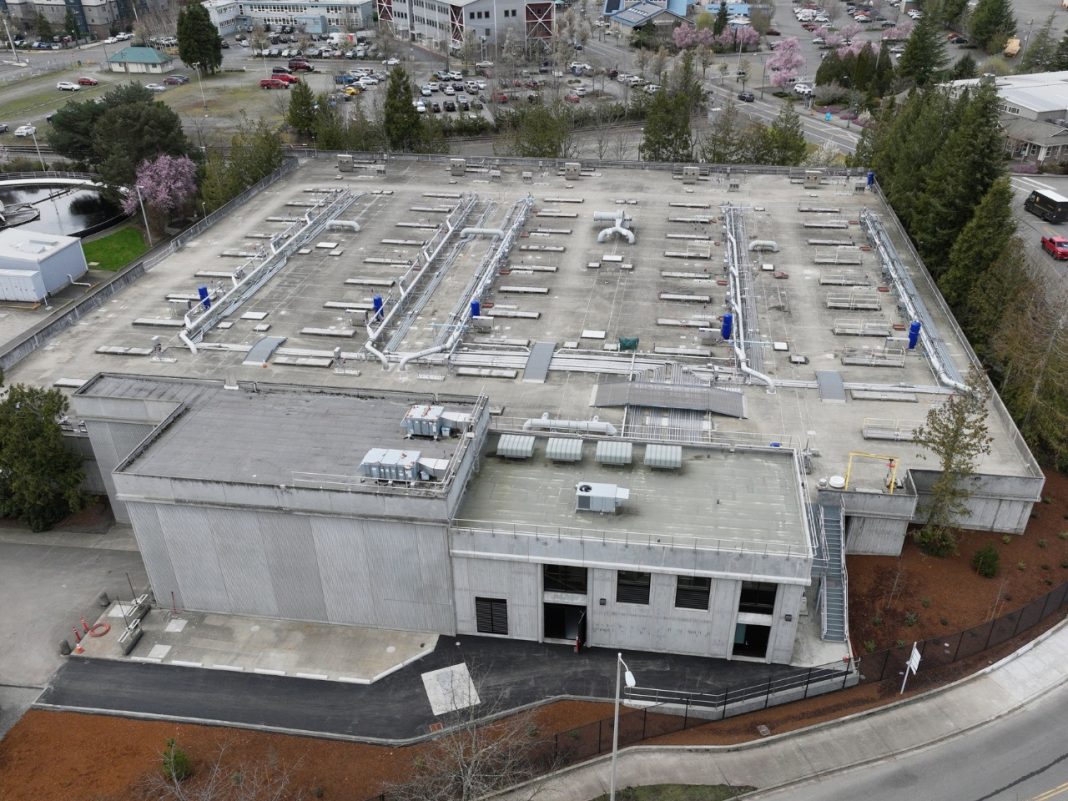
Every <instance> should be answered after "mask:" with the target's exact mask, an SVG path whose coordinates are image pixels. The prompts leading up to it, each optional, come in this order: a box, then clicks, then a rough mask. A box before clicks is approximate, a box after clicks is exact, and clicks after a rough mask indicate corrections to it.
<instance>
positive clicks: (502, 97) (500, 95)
mask: <svg viewBox="0 0 1068 801" xmlns="http://www.w3.org/2000/svg"><path fill="white" fill-rule="evenodd" d="M493 100H494V102H497V103H507V102H508V95H506V94H505V93H504V92H497V94H495V95H494V96H493Z"/></svg>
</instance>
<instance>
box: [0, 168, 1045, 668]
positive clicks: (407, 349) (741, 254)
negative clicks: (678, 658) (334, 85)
mask: <svg viewBox="0 0 1068 801" xmlns="http://www.w3.org/2000/svg"><path fill="white" fill-rule="evenodd" d="M205 297H206V301H205V300H204V298H205ZM92 308H95V305H94V306H92V307H90V310H87V311H85V312H84V316H82V317H81V319H80V323H81V324H79V325H78V326H77V330H76V331H74V330H70V331H65V332H60V333H57V334H56V335H55V336H54V337H53V338H52V339H51V340H50V342H49V344H50V347H49V348H48V349H47V350H40V349H38V350H36V351H34V352H32V353H30V354H29V355H27V356H26V357H25V358H23V359H22V360H21V361H19V362H18V363H17V364H13V365H11V364H10V363H9V364H8V365H5V366H7V367H9V369H8V373H9V375H10V379H11V380H13V381H22V382H27V383H36V384H40V385H44V386H52V385H56V386H61V387H67V388H71V389H72V390H73V394H72V402H73V410H74V413H75V415H76V418H77V421H76V422H77V425H76V426H75V427H74V428H75V431H81V432H83V433H82V437H83V440H82V442H83V444H87V445H88V446H90V447H86V448H85V452H87V453H91V455H92V457H93V462H91V463H90V468H91V469H92V470H94V471H95V472H94V475H96V476H97V477H98V480H99V481H101V482H102V484H103V485H104V486H105V487H106V489H107V492H108V495H109V497H110V499H111V501H112V505H113V508H114V510H115V514H116V516H117V517H118V518H119V519H120V520H126V521H129V522H130V524H131V525H132V526H133V530H134V533H135V535H136V537H137V541H138V543H139V545H140V547H141V550H142V553H143V554H144V557H145V562H146V566H147V568H148V572H149V576H150V578H151V582H152V587H153V591H154V592H155V594H156V597H157V600H158V601H159V602H160V603H161V604H164V605H170V604H174V605H176V606H179V607H184V608H189V609H201V610H210V611H220V612H242V613H250V614H258V615H268V616H279V617H285V618H293V619H299V620H317V621H328V622H336V623H349V624H360V625H367V626H380V627H387V628H405V629H413V630H428V631H436V632H439V633H443V634H454V633H473V634H484V635H488V636H507V637H516V638H522V639H528V640H535V641H544V642H569V643H573V642H575V641H576V640H578V641H580V642H582V643H585V644H587V645H593V646H604V647H615V648H624V647H625V648H634V649H648V650H660V651H665V652H678V653H689V654H699V655H706V656H713V657H722V658H729V659H755V660H761V661H772V662H784V663H787V662H793V663H801V664H810V665H816V664H821V663H828V662H831V661H836V660H840V659H841V658H842V657H843V656H849V645H848V626H847V613H846V600H847V599H846V598H845V589H844V588H845V585H846V580H845V579H846V577H845V565H844V559H843V554H844V553H846V552H849V553H875V554H895V553H897V552H899V551H900V549H901V547H902V542H903V540H904V537H905V534H906V531H907V528H908V526H909V525H910V524H912V523H914V522H917V521H921V520H922V519H923V515H924V511H923V510H924V499H925V498H926V496H927V494H928V493H929V488H930V486H931V483H932V480H933V479H934V478H935V477H936V475H937V472H936V467H937V463H936V462H933V461H932V460H931V458H930V456H931V455H930V454H928V453H925V452H924V451H923V449H922V448H920V447H919V446H918V445H917V444H916V443H915V442H914V441H913V439H914V431H915V429H916V427H917V426H918V425H919V424H920V423H921V422H922V421H923V419H924V417H925V415H926V413H927V412H928V411H929V410H931V409H933V408H936V407H937V406H938V405H939V404H941V403H943V402H944V401H945V400H946V399H947V398H948V397H949V396H950V395H951V394H952V393H954V392H959V391H962V387H963V381H964V379H965V376H966V374H967V372H968V370H969V367H970V366H971V365H972V364H974V363H975V357H974V354H973V353H972V352H971V350H970V349H969V347H968V344H967V342H966V341H964V339H963V338H962V336H961V335H960V332H959V330H958V329H957V327H956V324H955V322H954V321H953V319H952V317H951V316H950V315H949V313H948V311H947V309H946V307H945V305H944V304H943V303H942V301H941V298H940V296H939V295H938V294H937V292H936V291H935V289H934V287H933V284H932V283H931V281H930V279H929V277H928V275H927V273H926V272H925V270H924V268H923V265H922V264H921V263H919V261H918V259H917V257H916V256H915V254H914V253H913V252H912V251H911V250H910V249H909V247H908V244H907V241H906V240H905V239H904V237H903V235H902V233H901V231H900V230H899V228H898V227H897V226H896V224H895V223H894V220H893V218H892V215H890V214H889V213H888V210H887V209H886V208H885V207H884V206H883V205H882V203H881V201H880V200H879V198H878V197H877V196H876V195H874V194H872V193H871V192H869V191H867V190H866V187H865V186H864V182H863V180H862V179H856V178H851V177H848V176H845V175H830V174H827V175H824V174H821V173H811V172H809V173H805V172H798V173H797V174H796V175H793V176H789V175H785V174H769V175H762V174H759V173H739V172H738V171H737V170H735V171H733V172H731V173H729V174H728V173H726V172H724V173H719V172H711V173H709V172H705V173H704V174H701V173H700V172H699V171H698V170H697V168H687V169H686V170H684V171H681V172H677V173H673V172H672V171H671V170H670V169H667V168H665V169H657V168H645V169H630V170H618V169H608V168H603V167H599V166H595V165H589V166H586V167H584V166H581V165H579V164H577V163H576V164H570V163H569V164H566V165H565V164H556V163H552V162H524V161H515V162H510V161H507V160H504V161H498V160H494V161H492V162H488V163H479V164H474V163H465V162H463V160H451V161H450V160H448V159H437V160H433V159H432V160H422V159H414V158H412V159H408V158H404V157H401V158H391V159H390V160H389V161H388V162H379V163H374V164H370V163H361V162H359V160H353V159H352V158H343V159H338V160H336V161H335V160H333V159H331V160H327V159H326V158H320V159H315V160H312V161H310V162H308V163H306V164H304V165H303V166H302V167H300V168H299V169H297V170H296V171H294V172H292V173H290V174H289V175H288V176H287V177H284V178H282V179H280V180H279V181H278V182H277V183H275V184H273V185H272V186H271V187H270V188H269V189H267V190H265V191H264V192H262V193H261V194H260V195H258V196H257V198H256V199H255V200H254V201H253V202H250V203H248V204H246V205H245V206H244V207H242V208H241V209H239V210H238V211H236V212H234V213H233V214H231V215H230V216H228V217H226V218H225V219H223V220H221V221H219V222H217V223H216V224H215V225H213V226H212V227H211V228H209V229H207V230H204V231H201V232H199V233H197V234H196V236H195V237H193V238H191V239H189V240H188V241H185V242H184V243H183V246H182V247H181V248H180V249H178V250H177V252H175V253H174V254H172V255H170V256H169V257H168V258H167V259H166V261H165V262H164V263H163V264H161V265H157V266H156V267H155V268H154V269H152V270H150V271H149V272H148V273H147V274H146V275H145V276H144V277H143V278H140V279H139V280H138V281H136V282H135V283H133V284H132V285H130V286H128V287H127V288H126V289H124V290H123V291H122V292H121V293H120V294H118V295H116V296H114V297H113V298H112V300H111V302H107V303H104V304H102V305H101V306H100V308H98V309H96V310H95V311H94V310H91V309H92ZM916 324H918V325H916ZM0 333H2V332H0ZM9 333H10V332H9ZM27 337H28V338H27V342H26V344H25V345H23V346H22V349H21V350H20V349H15V350H12V349H10V348H9V349H8V350H9V352H12V353H15V352H17V353H19V354H23V353H27V352H28V351H29V350H30V349H31V346H32V345H33V344H34V343H36V342H39V340H40V334H35V335H34V337H30V336H29V335H27ZM31 340H32V341H31ZM988 425H989V427H990V430H991V433H992V435H993V437H994V442H993V447H992V449H991V452H990V453H989V454H988V455H985V456H984V457H983V459H982V462H981V464H980V466H979V470H978V474H977V476H976V477H975V479H974V484H973V490H974V491H973V495H972V499H971V502H970V506H969V512H968V516H967V519H966V520H965V521H963V522H965V523H966V524H967V525H970V526H973V527H976V528H982V529H990V530H996V531H1005V532H1011V533H1020V532H1022V531H1023V529H1024V526H1025V525H1026V522H1027V520H1028V516H1029V514H1030V511H1031V507H1032V505H1033V504H1034V503H1035V502H1036V501H1037V500H1038V499H1039V498H1040V493H1041V489H1042V484H1043V478H1042V474H1041V472H1040V471H1039V469H1038V466H1037V465H1036V464H1035V462H1034V460H1033V458H1032V457H1031V455H1030V453H1029V452H1028V450H1027V448H1026V446H1025V445H1024V443H1023V441H1022V439H1021V438H1020V436H1019V433H1018V432H1017V430H1016V428H1015V427H1014V425H1013V423H1012V421H1011V419H1010V418H1009V417H1008V415H1007V413H1006V412H1005V409H1004V407H1003V406H1002V405H1001V403H1000V401H999V400H998V399H997V398H996V397H994V398H992V399H991V401H990V406H989V412H988Z"/></svg>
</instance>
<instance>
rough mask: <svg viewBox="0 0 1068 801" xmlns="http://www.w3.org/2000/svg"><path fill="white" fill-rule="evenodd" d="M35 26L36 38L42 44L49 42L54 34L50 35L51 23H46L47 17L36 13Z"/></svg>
mask: <svg viewBox="0 0 1068 801" xmlns="http://www.w3.org/2000/svg"><path fill="white" fill-rule="evenodd" d="M35 24H36V26H37V38H38V39H40V40H41V41H42V42H51V41H52V37H53V36H54V35H55V34H53V33H52V23H50V22H49V21H48V17H46V16H45V15H44V14H42V13H41V12H40V11H38V12H37V20H36V23H35Z"/></svg>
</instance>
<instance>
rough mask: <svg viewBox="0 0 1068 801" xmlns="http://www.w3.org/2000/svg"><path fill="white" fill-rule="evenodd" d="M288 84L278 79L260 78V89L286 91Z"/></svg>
mask: <svg viewBox="0 0 1068 801" xmlns="http://www.w3.org/2000/svg"><path fill="white" fill-rule="evenodd" d="M288 88H289V84H288V83H286V82H285V81H283V80H280V79H278V78H260V89H288Z"/></svg>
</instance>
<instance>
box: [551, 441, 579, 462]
mask: <svg viewBox="0 0 1068 801" xmlns="http://www.w3.org/2000/svg"><path fill="white" fill-rule="evenodd" d="M545 458H547V459H549V460H550V461H552V462H581V461H582V440H581V439H573V438H566V437H550V438H549V441H548V442H547V443H546V445H545Z"/></svg>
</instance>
